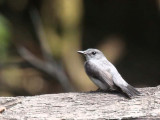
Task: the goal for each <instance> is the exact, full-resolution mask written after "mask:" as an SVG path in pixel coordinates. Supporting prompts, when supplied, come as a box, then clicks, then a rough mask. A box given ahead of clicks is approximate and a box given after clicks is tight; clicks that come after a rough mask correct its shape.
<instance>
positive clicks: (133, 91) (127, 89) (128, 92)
mask: <svg viewBox="0 0 160 120" xmlns="http://www.w3.org/2000/svg"><path fill="white" fill-rule="evenodd" d="M121 90H122V91H123V92H124V93H125V94H126V95H127V96H128V97H129V98H132V97H133V96H137V95H140V94H141V93H140V92H139V91H138V90H136V89H135V88H134V87H133V86H131V85H127V87H125V88H124V87H123V88H122V89H121Z"/></svg>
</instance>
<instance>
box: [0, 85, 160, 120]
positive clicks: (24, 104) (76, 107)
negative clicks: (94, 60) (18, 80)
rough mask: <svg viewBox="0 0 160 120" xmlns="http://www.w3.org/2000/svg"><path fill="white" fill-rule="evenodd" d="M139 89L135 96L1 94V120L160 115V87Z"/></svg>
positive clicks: (147, 117) (140, 117)
mask: <svg viewBox="0 0 160 120" xmlns="http://www.w3.org/2000/svg"><path fill="white" fill-rule="evenodd" d="M138 90H139V91H141V93H142V95H141V96H138V97H135V98H133V99H127V98H125V97H124V96H122V95H121V94H118V93H115V94H111V93H60V94H48V95H40V96H31V97H1V98H0V104H1V107H0V112H1V113H0V120H8V119H14V120H46V119H47V120H50V119H56V118H57V119H131V118H134V119H153V118H154V119H158V118H160V86H158V87H152V88H140V89H138ZM4 107H5V108H6V109H5V110H4Z"/></svg>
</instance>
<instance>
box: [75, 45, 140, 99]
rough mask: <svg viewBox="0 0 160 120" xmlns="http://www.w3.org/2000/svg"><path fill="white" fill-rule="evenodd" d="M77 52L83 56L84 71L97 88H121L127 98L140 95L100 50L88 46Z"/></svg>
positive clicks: (114, 89) (116, 89) (111, 89)
mask: <svg viewBox="0 0 160 120" xmlns="http://www.w3.org/2000/svg"><path fill="white" fill-rule="evenodd" d="M77 52H78V53H80V54H83V55H84V56H85V58H86V61H85V64H84V67H85V71H86V73H87V75H88V76H89V78H90V79H91V80H92V82H93V83H94V84H96V85H97V86H98V87H99V89H101V90H103V91H119V90H121V91H122V92H123V93H125V94H126V95H127V96H128V97H129V98H132V97H133V96H136V95H140V92H139V91H137V90H136V89H135V88H134V87H133V86H131V85H129V84H128V83H127V82H126V81H125V80H124V79H123V78H122V76H121V75H120V74H119V72H118V71H117V69H116V68H115V66H114V65H113V64H112V63H111V62H109V61H108V60H107V58H106V57H105V56H104V55H103V53H102V52H101V51H100V50H98V49H91V48H90V49H87V50H85V51H77Z"/></svg>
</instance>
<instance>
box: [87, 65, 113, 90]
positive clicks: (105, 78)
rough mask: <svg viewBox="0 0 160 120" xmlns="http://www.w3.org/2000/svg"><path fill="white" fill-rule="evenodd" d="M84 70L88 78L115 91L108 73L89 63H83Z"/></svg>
mask: <svg viewBox="0 0 160 120" xmlns="http://www.w3.org/2000/svg"><path fill="white" fill-rule="evenodd" d="M85 70H86V73H87V74H88V75H89V76H91V77H93V78H95V79H97V80H100V81H101V82H102V83H104V84H105V85H107V86H109V87H110V88H111V89H115V88H114V83H113V80H112V75H111V74H110V73H109V72H108V71H104V70H102V69H100V67H98V66H96V65H95V64H91V63H90V62H86V63H85Z"/></svg>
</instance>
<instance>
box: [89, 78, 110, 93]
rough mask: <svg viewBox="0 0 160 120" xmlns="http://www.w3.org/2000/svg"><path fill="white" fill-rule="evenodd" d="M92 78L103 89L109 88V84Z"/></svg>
mask: <svg viewBox="0 0 160 120" xmlns="http://www.w3.org/2000/svg"><path fill="white" fill-rule="evenodd" d="M90 79H91V80H92V82H93V83H94V84H95V85H96V86H98V87H99V88H100V89H102V90H108V89H109V86H107V85H105V84H104V83H102V82H101V81H100V80H97V79H95V78H92V77H90Z"/></svg>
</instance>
